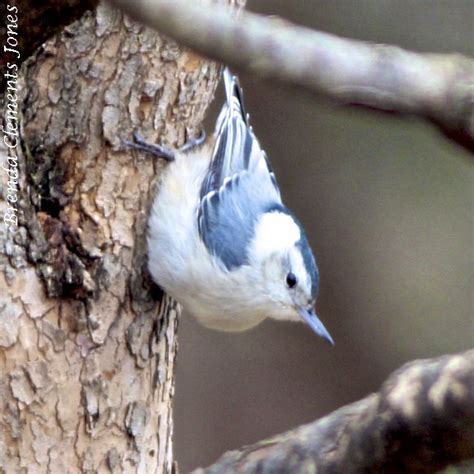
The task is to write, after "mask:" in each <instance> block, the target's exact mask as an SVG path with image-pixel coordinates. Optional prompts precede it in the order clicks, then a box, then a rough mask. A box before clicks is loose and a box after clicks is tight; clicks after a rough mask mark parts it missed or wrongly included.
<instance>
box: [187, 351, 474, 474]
mask: <svg viewBox="0 0 474 474" xmlns="http://www.w3.org/2000/svg"><path fill="white" fill-rule="evenodd" d="M471 458H474V350H470V351H467V352H464V353H460V354H455V355H449V356H443V357H440V358H438V359H426V360H418V361H414V362H411V363H409V364H406V365H404V366H403V367H402V368H401V369H399V370H397V371H396V372H394V373H393V374H392V375H391V376H390V377H389V378H388V379H387V381H386V382H385V383H384V384H383V385H382V387H381V389H380V391H379V392H377V393H374V394H372V395H369V396H368V397H366V398H364V399H363V400H360V401H358V402H356V403H352V404H351V405H347V406H345V407H343V408H341V409H339V410H337V411H335V412H333V413H332V414H330V415H328V416H326V417H324V418H322V419H320V420H318V421H315V422H314V423H311V424H308V425H304V426H301V427H299V428H296V429H294V430H292V431H289V432H287V433H283V434H281V435H278V436H274V437H273V438H271V439H267V440H265V441H261V442H259V443H256V444H255V445H252V446H246V447H243V448H241V449H240V450H238V451H230V452H228V453H226V454H224V455H223V456H222V457H221V458H220V459H219V460H218V461H217V462H216V463H215V464H213V465H212V466H210V467H208V468H206V469H197V470H196V471H195V472H194V474H217V473H224V472H233V473H246V474H250V473H257V472H258V473H274V472H301V473H303V472H344V473H354V472H374V473H376V472H385V473H386V472H435V471H437V470H439V469H442V468H444V467H446V466H448V465H449V464H453V463H459V462H462V461H464V460H468V459H471Z"/></svg>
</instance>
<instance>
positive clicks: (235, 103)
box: [222, 67, 249, 126]
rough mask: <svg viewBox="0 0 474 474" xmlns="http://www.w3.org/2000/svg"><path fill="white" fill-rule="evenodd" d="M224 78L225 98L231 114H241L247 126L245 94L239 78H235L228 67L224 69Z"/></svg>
mask: <svg viewBox="0 0 474 474" xmlns="http://www.w3.org/2000/svg"><path fill="white" fill-rule="evenodd" d="M222 75H223V77H224V87H225V96H226V103H227V107H228V108H230V109H231V111H230V112H231V114H230V115H233V114H239V115H240V116H241V118H242V119H243V121H244V123H245V125H247V126H248V125H249V123H248V115H247V113H246V112H245V107H244V93H243V91H242V88H241V87H240V84H239V80H238V79H237V76H234V75H233V74H232V73H231V72H230V70H229V68H228V67H226V68H225V69H224V72H223V73H222Z"/></svg>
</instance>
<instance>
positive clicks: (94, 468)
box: [0, 5, 219, 474]
mask: <svg viewBox="0 0 474 474" xmlns="http://www.w3.org/2000/svg"><path fill="white" fill-rule="evenodd" d="M25 34H26V32H25ZM218 78H219V67H218V66H217V65H216V64H214V63H212V62H210V61H207V60H204V59H202V58H200V57H198V56H196V55H194V54H192V53H190V52H189V51H185V50H183V49H181V48H179V47H178V46H177V45H176V44H175V43H174V42H172V41H169V40H166V39H163V38H162V37H160V36H159V35H157V34H156V33H154V32H153V31H151V30H149V29H146V28H144V27H143V26H141V25H139V24H137V23H134V22H132V21H131V20H129V19H127V18H124V17H123V16H122V14H121V13H119V12H118V11H115V10H111V9H109V8H106V7H104V6H103V5H102V6H99V8H98V9H97V11H96V12H95V13H93V14H92V13H88V14H86V15H85V16H84V17H83V18H82V19H81V20H79V21H78V22H76V23H74V24H72V25H71V26H69V27H67V28H66V29H65V30H64V31H63V33H62V35H61V36H60V37H57V38H53V39H52V40H50V41H49V42H47V43H46V44H45V45H44V46H43V47H42V48H41V49H40V51H38V52H37V53H36V55H35V56H34V57H33V58H31V59H30V60H29V61H28V62H27V63H25V64H24V66H23V68H22V72H21V73H20V74H19V77H18V80H13V79H12V80H11V81H10V86H11V88H12V87H17V88H18V90H17V92H18V93H19V94H21V101H20V102H19V104H18V117H17V118H18V119H19V120H18V122H16V123H20V121H21V124H22V132H21V146H20V141H18V144H17V146H15V147H13V146H12V147H11V148H10V149H9V154H10V159H9V160H7V156H8V155H7V149H6V148H5V147H4V146H3V140H2V148H1V149H0V166H1V165H4V169H3V170H2V171H1V175H2V176H1V186H2V191H3V192H2V196H1V197H0V212H1V213H2V214H3V216H4V217H5V216H7V210H8V207H7V206H9V205H11V203H8V202H7V200H6V199H7V193H6V190H7V189H8V188H7V179H8V176H10V175H8V173H7V172H6V169H8V166H10V169H13V168H12V167H14V166H15V163H18V165H19V186H18V190H17V195H18V198H19V202H18V203H17V207H18V224H17V225H16V224H15V222H13V221H12V219H10V222H5V223H0V227H1V228H2V229H1V231H0V248H1V249H2V251H1V253H0V413H1V414H2V417H1V418H0V472H6V473H9V474H10V473H16V472H29V473H36V472H38V473H44V472H54V473H62V474H63V473H66V472H68V473H69V472H86V473H87V472H127V473H132V472H140V473H145V472H146V473H148V472H170V471H171V470H172V468H173V456H172V432H173V423H172V417H171V413H172V412H171V401H172V397H173V392H174V361H175V356H176V346H177V343H176V325H177V316H178V314H179V311H180V310H179V307H178V306H177V305H176V303H175V302H174V301H172V300H171V299H169V298H168V297H166V296H164V297H162V295H161V293H160V291H159V290H158V289H157V288H156V287H154V286H153V285H152V284H151V282H150V280H149V277H148V273H147V271H146V263H145V262H146V240H145V237H146V221H147V215H148V209H149V205H150V202H151V199H152V196H153V195H154V191H155V189H156V184H157V177H158V176H159V171H160V170H161V169H162V167H163V166H166V165H164V164H162V163H158V162H157V161H156V160H154V159H153V158H151V157H149V156H145V155H143V154H140V153H137V152H130V150H127V149H126V147H124V145H123V140H126V139H130V137H131V136H132V132H133V131H134V130H135V129H137V130H141V131H143V134H144V135H145V136H146V137H147V138H148V139H149V140H151V141H156V142H160V143H164V144H167V145H172V146H179V145H182V144H183V143H184V142H185V141H187V139H188V138H189V137H193V136H194V135H195V134H196V133H198V131H199V129H198V127H199V126H200V123H201V121H202V120H203V117H204V114H205V112H206V109H207V106H208V105H209V102H210V100H211V98H212V96H213V93H214V90H215V87H216V84H217V81H218ZM10 92H12V90H11V89H10ZM20 110H21V113H20ZM20 116H21V117H20ZM14 119H15V117H13V118H12V116H10V120H14ZM6 121H7V119H5V122H6ZM11 123H13V124H14V123H15V122H11ZM11 138H12V139H13V135H12V136H11ZM9 143H10V144H12V142H9ZM10 192H11V193H14V190H12V189H10ZM8 223H9V224H10V225H9V226H7V225H6V224H8ZM3 224H5V225H3ZM7 227H8V228H7Z"/></svg>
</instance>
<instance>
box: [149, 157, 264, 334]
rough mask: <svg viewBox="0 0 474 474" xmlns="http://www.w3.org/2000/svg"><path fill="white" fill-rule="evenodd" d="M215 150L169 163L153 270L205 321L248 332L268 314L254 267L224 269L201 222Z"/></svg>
mask: <svg viewBox="0 0 474 474" xmlns="http://www.w3.org/2000/svg"><path fill="white" fill-rule="evenodd" d="M209 156H210V154H206V153H199V154H197V153H190V154H187V155H178V156H177V159H176V161H175V162H172V163H170V164H169V165H167V168H166V169H165V171H164V172H163V176H162V179H161V184H160V186H159V190H158V192H157V195H156V197H155V199H154V201H153V204H152V208H151V212H150V218H149V222H148V268H149V271H150V273H151V275H152V277H153V280H154V281H155V282H156V283H157V284H158V285H159V286H160V287H162V288H163V289H164V290H165V291H166V292H167V293H168V294H170V295H171V296H172V297H173V298H175V299H176V300H177V301H178V302H179V303H181V304H182V305H183V306H184V308H185V309H186V311H187V312H189V313H191V314H193V315H194V316H195V317H196V318H197V319H198V320H199V321H200V322H201V323H202V324H204V325H205V326H208V327H211V328H213V329H219V330H224V331H242V330H245V329H248V328H250V327H252V326H255V325H256V324H258V323H259V322H261V321H262V320H263V319H264V318H265V317H266V316H268V312H267V311H266V309H265V307H264V306H265V305H264V304H263V302H262V301H259V292H258V290H257V288H255V284H253V285H252V286H251V287H252V288H255V291H254V293H252V294H249V292H248V287H249V286H250V285H249V281H252V279H253V278H254V276H253V275H252V271H251V270H250V269H249V268H248V267H245V266H244V267H241V268H240V269H238V270H237V271H232V272H228V271H224V269H223V268H222V267H221V265H219V263H218V262H217V261H216V260H215V259H213V258H211V257H210V255H209V253H208V251H207V249H206V248H205V246H204V244H203V242H202V240H201V238H200V236H199V231H198V226H197V208H198V203H199V193H200V189H201V184H202V182H203V179H204V177H205V175H206V173H207V169H208V166H209V158H208V157H209Z"/></svg>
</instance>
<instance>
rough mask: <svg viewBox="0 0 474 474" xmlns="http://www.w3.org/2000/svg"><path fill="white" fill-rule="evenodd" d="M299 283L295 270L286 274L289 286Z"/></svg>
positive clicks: (292, 286)
mask: <svg viewBox="0 0 474 474" xmlns="http://www.w3.org/2000/svg"><path fill="white" fill-rule="evenodd" d="M297 283H298V278H296V275H295V274H294V273H293V272H290V273H288V275H286V284H287V285H288V288H294V287H295V286H296V284H297Z"/></svg>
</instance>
